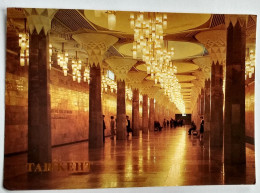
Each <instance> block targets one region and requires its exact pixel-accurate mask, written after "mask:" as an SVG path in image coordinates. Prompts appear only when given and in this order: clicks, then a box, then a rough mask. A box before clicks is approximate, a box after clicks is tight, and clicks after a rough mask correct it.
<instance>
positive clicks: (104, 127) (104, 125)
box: [103, 115, 106, 142]
mask: <svg viewBox="0 0 260 193" xmlns="http://www.w3.org/2000/svg"><path fill="white" fill-rule="evenodd" d="M104 119H105V115H103V142H105V129H106V124H105V120H104Z"/></svg>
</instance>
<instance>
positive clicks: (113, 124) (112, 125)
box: [103, 115, 133, 141]
mask: <svg viewBox="0 0 260 193" xmlns="http://www.w3.org/2000/svg"><path fill="white" fill-rule="evenodd" d="M110 129H111V139H114V136H115V134H116V120H115V118H114V116H111V117H110ZM105 130H106V123H105V115H103V141H105ZM126 132H127V136H129V133H130V132H132V133H133V130H132V128H131V127H130V120H129V116H126Z"/></svg>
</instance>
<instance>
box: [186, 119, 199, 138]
mask: <svg viewBox="0 0 260 193" xmlns="http://www.w3.org/2000/svg"><path fill="white" fill-rule="evenodd" d="M196 128H197V127H196V125H195V123H194V121H192V122H191V128H190V129H189V131H188V132H189V134H188V135H191V131H192V130H194V131H195V130H196Z"/></svg>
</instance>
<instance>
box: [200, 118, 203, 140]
mask: <svg viewBox="0 0 260 193" xmlns="http://www.w3.org/2000/svg"><path fill="white" fill-rule="evenodd" d="M200 118H201V122H200V139H201V138H202V137H203V133H204V119H203V117H200Z"/></svg>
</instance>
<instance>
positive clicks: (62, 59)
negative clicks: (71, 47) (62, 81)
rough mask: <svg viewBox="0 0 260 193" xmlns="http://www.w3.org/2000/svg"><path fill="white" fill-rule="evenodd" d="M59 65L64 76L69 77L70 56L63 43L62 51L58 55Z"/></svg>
mask: <svg viewBox="0 0 260 193" xmlns="http://www.w3.org/2000/svg"><path fill="white" fill-rule="evenodd" d="M57 58H58V59H57V62H58V65H59V66H60V67H61V68H62V70H63V73H64V76H67V75H68V71H69V68H68V62H69V54H68V53H67V52H65V51H64V43H62V51H61V53H58V55H57Z"/></svg>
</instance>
